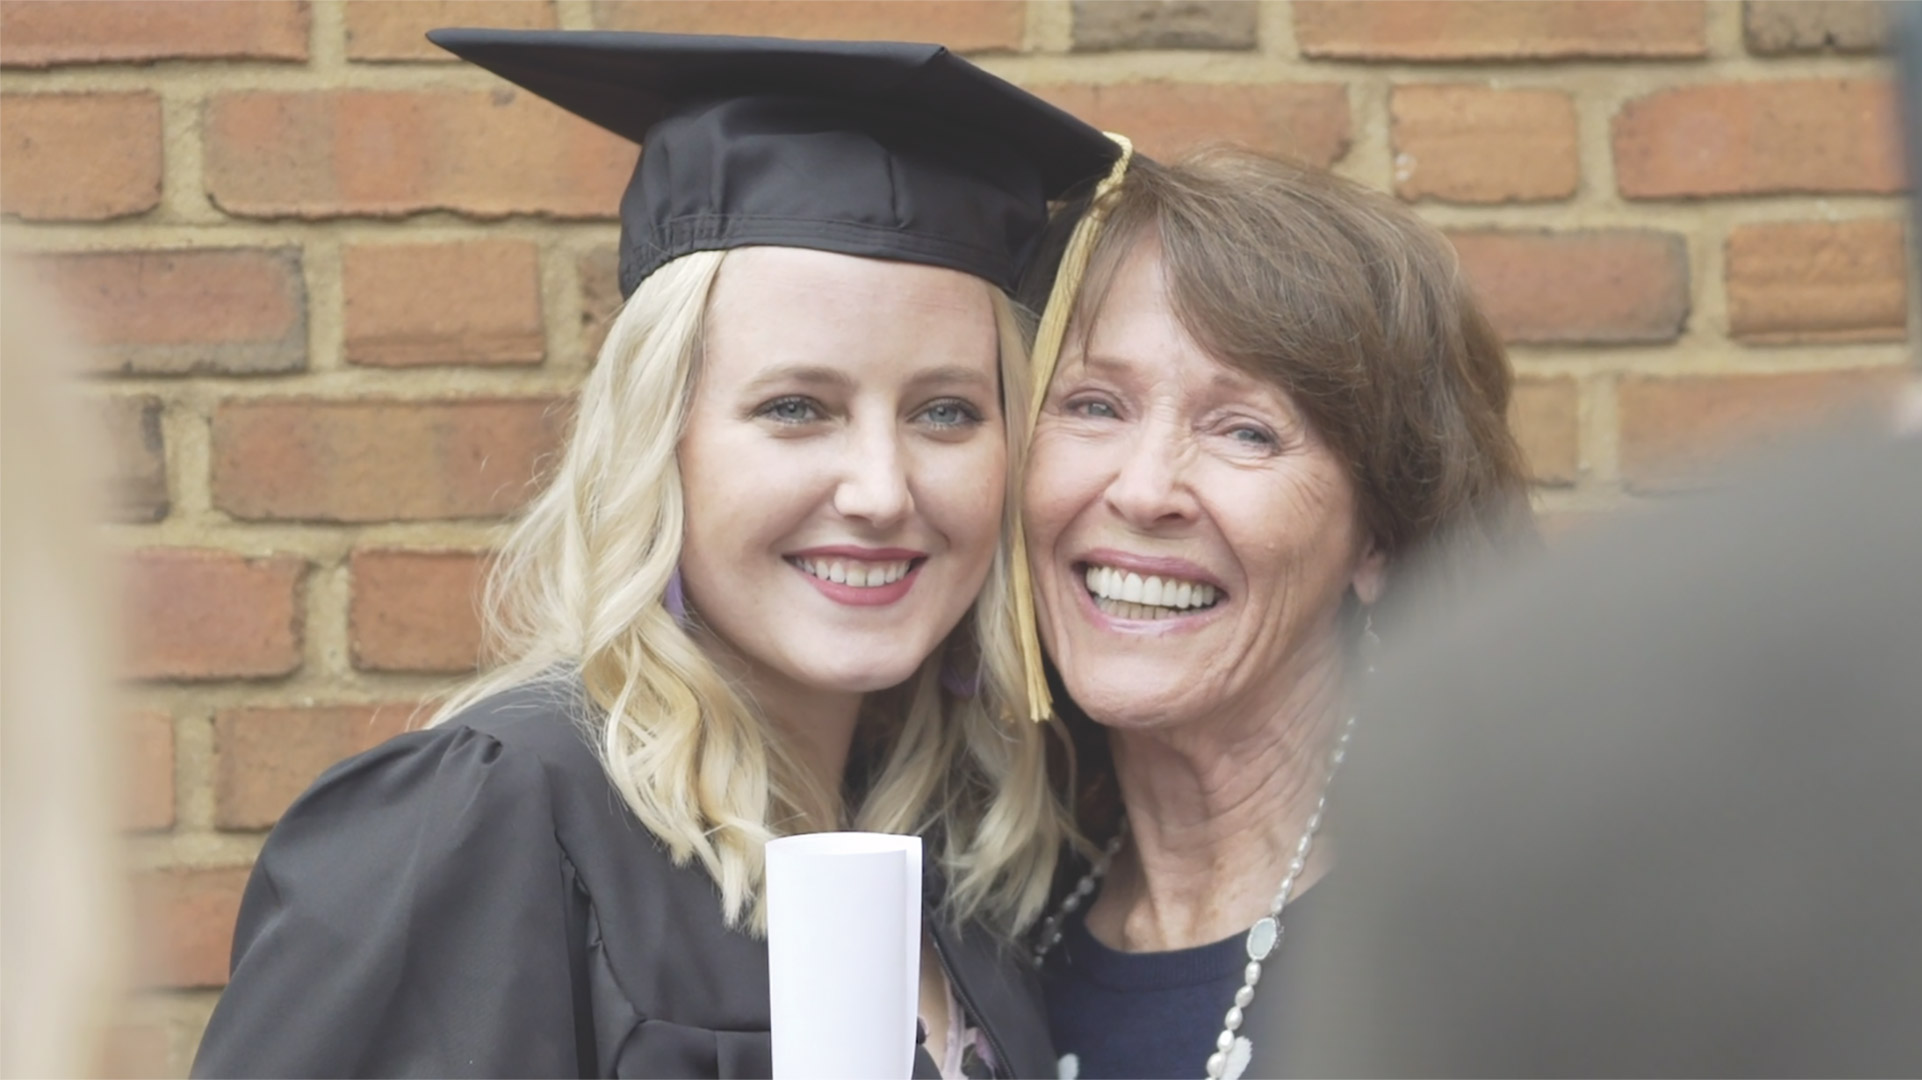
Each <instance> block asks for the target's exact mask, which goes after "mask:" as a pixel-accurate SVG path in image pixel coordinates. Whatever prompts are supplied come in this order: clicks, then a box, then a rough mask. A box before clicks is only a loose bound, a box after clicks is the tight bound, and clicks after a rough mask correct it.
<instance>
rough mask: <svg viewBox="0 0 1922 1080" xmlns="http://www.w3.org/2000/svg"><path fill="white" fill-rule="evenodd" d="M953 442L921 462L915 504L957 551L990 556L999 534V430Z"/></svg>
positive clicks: (1002, 460)
mask: <svg viewBox="0 0 1922 1080" xmlns="http://www.w3.org/2000/svg"><path fill="white" fill-rule="evenodd" d="M977 443H978V445H975V444H970V445H968V446H966V447H960V448H953V449H952V450H951V451H949V452H946V453H942V454H939V455H936V456H935V457H934V459H933V460H930V461H929V462H928V463H927V464H926V465H924V466H923V467H922V469H921V470H920V471H921V474H922V475H921V482H920V483H919V484H918V485H917V487H918V489H919V490H918V492H917V494H916V499H915V502H916V505H917V506H918V507H919V509H920V510H921V512H922V513H923V514H925V515H926V516H927V518H928V520H929V521H931V522H932V523H933V524H934V526H935V528H936V529H937V530H938V531H939V532H940V533H941V534H942V535H943V536H945V537H947V539H948V542H949V543H950V544H952V545H953V546H954V548H955V549H956V550H957V551H961V550H967V551H970V552H973V553H976V554H978V555H980V556H981V557H982V558H984V559H985V558H986V557H988V556H991V555H992V554H993V553H994V549H995V547H996V545H998V544H999V543H1000V540H1001V516H1002V508H1003V506H1004V503H1005V500H1006V496H1007V476H1008V452H1007V447H1006V445H1005V444H1004V443H1003V441H1002V436H1001V434H1000V433H999V432H996V433H995V434H994V435H993V436H992V437H991V438H990V437H988V436H986V435H985V434H984V435H983V436H982V437H981V438H979V439H978V440H977Z"/></svg>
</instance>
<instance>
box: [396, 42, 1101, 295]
mask: <svg viewBox="0 0 1922 1080" xmlns="http://www.w3.org/2000/svg"><path fill="white" fill-rule="evenodd" d="M427 36H428V38H429V39H430V40H432V41H433V42H434V43H435V44H437V45H439V46H441V47H442V48H444V49H447V50H448V51H450V52H452V53H454V54H456V55H458V56H460V57H461V58H463V59H465V60H469V61H471V62H473V63H475V64H478V65H480V66H481V67H484V68H487V69H488V70H490V71H493V72H494V73H495V74H498V75H500V76H501V77H503V78H505V79H507V80H509V81H511V82H514V83H516V84H518V85H520V86H522V87H525V88H526V89H528V90H530V91H532V92H533V93H535V94H538V95H540V96H541V97H543V98H546V99H547V100H549V101H552V102H553V103H555V104H556V105H559V106H561V107H562V108H564V109H567V110H568V111H569V112H572V113H575V114H576V115H578V116H581V117H584V118H586V119H588V120H591V121H593V122H594V123H596V124H599V125H600V126H601V127H604V128H606V129H608V130H609V131H612V132H614V133H615V134H618V135H622V136H625V137H627V138H629V139H632V140H634V141H635V142H639V143H643V144H645V148H646V149H645V152H644V153H642V155H641V158H640V162H639V164H638V165H637V166H636V167H635V171H634V179H633V180H632V181H631V182H630V183H629V184H628V188H627V193H626V195H624V196H623V197H622V199H621V252H620V259H621V268H620V281H621V292H622V294H623V295H626V294H631V293H632V292H633V291H634V289H635V288H636V287H637V286H638V285H639V284H640V282H641V280H642V279H643V278H645V277H647V275H648V274H650V273H652V272H653V271H654V270H656V269H658V268H659V267H660V266H661V265H662V264H664V263H666V262H668V261H669V260H671V259H674V258H676V257H678V256H681V255H685V254H687V253H688V252H692V251H704V250H715V249H722V248H734V247H744V246H747V245H752V244H770V245H780V246H786V247H805V248H815V249H819V250H823V251H833V252H839V253H842V254H847V255H864V256H870V257H876V258H886V259H899V260H902V261H906V262H916V263H927V264H931V265H935V266H944V267H948V268H951V269H955V270H961V271H965V272H967V273H970V274H974V275H976V276H978V277H981V278H985V279H986V280H988V281H990V282H993V283H994V284H996V285H998V286H1000V287H1001V288H1002V289H1004V290H1009V291H1012V290H1013V288H1014V285H1015V281H1016V279H1017V278H1018V276H1019V275H1020V272H1021V269H1022V267H1023V266H1024V265H1025V263H1026V262H1027V259H1028V256H1029V254H1030V253H1031V251H1032V249H1033V247H1034V245H1035V242H1036V241H1037V239H1038V238H1039V236H1040V234H1041V231H1042V228H1043V226H1044V225H1045V224H1046V220H1047V203H1048V201H1049V200H1050V199H1054V198H1058V197H1060V196H1061V195H1063V194H1064V193H1065V192H1066V191H1067V190H1068V189H1069V188H1071V187H1073V186H1074V185H1076V184H1079V183H1081V182H1083V181H1086V180H1090V179H1094V178H1098V177H1101V176H1104V175H1106V174H1107V173H1108V172H1109V169H1110V167H1111V166H1112V165H1113V164H1114V162H1115V161H1116V159H1117V158H1118V157H1119V156H1120V153H1121V151H1120V148H1119V147H1118V146H1117V145H1116V143H1115V142H1113V141H1111V140H1110V139H1109V138H1108V137H1106V136H1104V135H1103V134H1102V133H1101V132H1100V131H1098V130H1096V129H1095V128H1092V127H1090V126H1088V125H1087V124H1085V123H1083V122H1082V121H1080V120H1077V119H1075V118H1074V117H1073V116H1070V115H1069V114H1067V113H1065V112H1063V111H1061V110H1060V109H1057V108H1055V107H1054V106H1052V105H1050V104H1048V103H1047V102H1045V101H1042V100H1041V99H1040V98H1037V97H1035V96H1034V95H1032V94H1030V93H1028V92H1026V91H1025V90H1022V89H1020V88H1019V87H1016V86H1014V85H1013V84H1011V83H1008V82H1006V81H1004V80H1002V79H999V78H996V77H995V76H993V75H990V74H988V73H987V72H985V71H982V70H981V69H980V68H977V67H975V66H974V65H973V64H970V63H968V62H967V61H966V60H963V59H961V58H960V57H958V56H955V55H954V54H952V53H950V52H949V51H948V50H947V49H945V48H943V47H941V46H939V45H910V44H901V43H895V42H841V41H792V40H786V39H780V38H752V37H715V36H705V35H685V34H649V33H622V32H612V31H567V30H534V31H523V30H468V29H450V30H435V31H433V32H431V33H429V34H428V35H427Z"/></svg>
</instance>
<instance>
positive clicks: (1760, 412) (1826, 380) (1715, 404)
mask: <svg viewBox="0 0 1922 1080" xmlns="http://www.w3.org/2000/svg"><path fill="white" fill-rule="evenodd" d="M1906 374H1907V373H1906V371H1904V370H1902V369H1896V368H1884V369H1871V370H1862V371H1811V372H1795V373H1790V374H1780V375H1733V376H1720V375H1697V376H1684V377H1678V378H1659V377H1655V376H1629V377H1626V378H1624V379H1623V380H1622V383H1621V386H1620V387H1619V388H1618V390H1617V392H1616V399H1617V403H1618V407H1619V409H1620V415H1621V424H1622V429H1621V465H1622V477H1623V479H1624V480H1626V481H1627V482H1628V483H1629V485H1630V486H1631V487H1633V488H1636V489H1638V490H1646V489H1662V488H1672V487H1678V486H1684V487H1685V486H1690V485H1692V484H1695V483H1699V482H1700V480H1701V478H1702V476H1703V474H1704V472H1705V470H1706V469H1708V468H1709V467H1710V466H1712V464H1713V463H1714V461H1715V459H1716V458H1717V457H1719V456H1722V455H1725V454H1728V453H1731V452H1735V451H1744V450H1746V451H1753V450H1755V449H1758V448H1760V447H1764V446H1767V445H1769V444H1771V443H1775V442H1779V441H1781V440H1782V439H1783V438H1784V437H1787V436H1791V435H1793V434H1795V433H1798V432H1801V431H1804V430H1806V429H1808V428H1810V427H1812V426H1815V425H1818V424H1821V423H1824V422H1827V421H1831V420H1833V419H1835V418H1836V417H1837V416H1838V415H1840V414H1843V413H1845V412H1847V411H1848V410H1849V409H1851V408H1857V407H1862V406H1865V405H1868V404H1872V403H1874V402H1877V401H1883V400H1888V399H1890V398H1892V397H1893V395H1894V393H1895V391H1896V390H1897V388H1899V387H1900V386H1901V385H1902V383H1903V381H1904V377H1905V375H1906Z"/></svg>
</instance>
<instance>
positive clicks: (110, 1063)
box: [99, 1024, 178, 1080]
mask: <svg viewBox="0 0 1922 1080" xmlns="http://www.w3.org/2000/svg"><path fill="white" fill-rule="evenodd" d="M172 1045H173V1039H172V1036H171V1033H170V1032H169V1031H168V1030H167V1029H166V1028H165V1027H164V1026H162V1025H160V1024H116V1025H114V1026H113V1028H112V1029H111V1030H109V1031H108V1032H107V1038H106V1046H105V1047H104V1048H103V1056H104V1058H105V1061H104V1062H103V1063H102V1065H101V1069H100V1074H99V1075H101V1076H104V1077H109V1078H118V1077H125V1078H126V1080H140V1078H142V1077H154V1076H175V1075H178V1074H177V1073H176V1072H175V1071H174V1068H173V1061H172V1058H173V1055H172V1053H171V1052H170V1050H171V1048H172Z"/></svg>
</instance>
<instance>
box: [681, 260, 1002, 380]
mask: <svg viewBox="0 0 1922 1080" xmlns="http://www.w3.org/2000/svg"><path fill="white" fill-rule="evenodd" d="M990 289H991V287H990V286H989V285H988V284H987V283H986V282H985V281H982V280H981V279H980V278H977V277H974V276H972V275H969V274H964V273H961V272H959V271H955V270H948V269H944V268H941V267H934V266H925V265H921V264H915V263H904V262H894V261H890V260H884V259H869V258H862V257H858V256H852V255H840V254H835V253H831V252H823V251H813V250H807V249H801V248H778V247H756V248H743V249H739V250H737V251H733V252H730V253H729V254H728V256H727V258H726V260H725V261H724V262H723V263H722V265H721V271H720V273H719V275H718V276H717V277H716V279H715V282H714V289H713V292H712V294H711V295H710V296H709V298H708V307H707V311H706V317H705V319H704V325H703V338H704V342H705V348H704V350H703V355H704V364H705V366H706V367H707V368H708V369H709V370H710V371H711V372H712V371H714V370H715V369H719V370H720V371H723V372H738V373H743V374H746V373H751V372H754V371H759V370H763V369H766V368H769V367H773V366H778V365H781V364H791V363H807V364H810V365H815V366H820V365H829V366H838V367H843V368H848V369H853V368H856V367H859V368H862V369H864V370H866V371H870V372H874V373H877V374H878V373H882V372H885V371H887V370H891V369H900V370H908V369H920V368H923V367H927V366H930V365H955V364H962V365H967V366H970V367H978V368H981V369H982V370H984V371H988V372H992V371H993V370H994V367H995V365H996V362H997V358H998V356H999V348H998V344H999V339H998V335H997V330H996V317H995V308H994V303H993V300H992V293H991V291H990Z"/></svg>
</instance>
